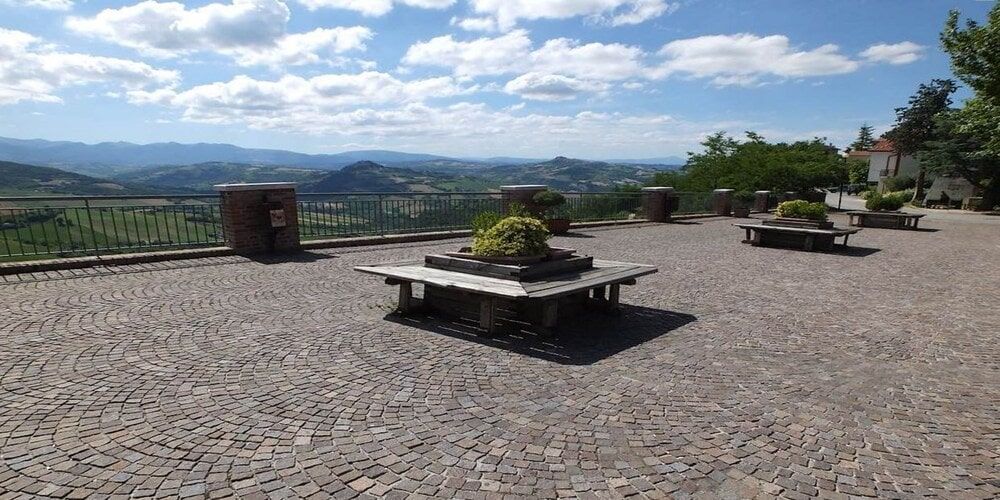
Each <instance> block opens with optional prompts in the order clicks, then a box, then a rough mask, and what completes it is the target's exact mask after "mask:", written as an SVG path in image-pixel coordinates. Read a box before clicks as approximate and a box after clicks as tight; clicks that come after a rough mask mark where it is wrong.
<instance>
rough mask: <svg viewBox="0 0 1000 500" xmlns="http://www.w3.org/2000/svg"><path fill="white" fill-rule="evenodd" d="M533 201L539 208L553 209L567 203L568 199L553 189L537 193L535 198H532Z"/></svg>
mask: <svg viewBox="0 0 1000 500" xmlns="http://www.w3.org/2000/svg"><path fill="white" fill-rule="evenodd" d="M531 201H533V202H535V204H537V205H539V206H543V207H545V208H553V207H558V206H560V205H562V204H563V203H566V197H565V196H563V195H562V194H561V193H559V192H558V191H552V190H551V189H546V190H545V191H539V192H537V193H535V196H532V197H531Z"/></svg>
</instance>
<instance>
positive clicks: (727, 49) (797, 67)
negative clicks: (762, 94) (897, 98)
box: [649, 33, 860, 86]
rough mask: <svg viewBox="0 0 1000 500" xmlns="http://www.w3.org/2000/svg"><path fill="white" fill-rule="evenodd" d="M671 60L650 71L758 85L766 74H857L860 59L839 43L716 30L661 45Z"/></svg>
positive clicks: (722, 83) (719, 82) (659, 75)
mask: <svg viewBox="0 0 1000 500" xmlns="http://www.w3.org/2000/svg"><path fill="white" fill-rule="evenodd" d="M659 55H660V56H662V57H663V58H664V59H665V60H664V62H663V63H662V64H660V65H659V66H657V67H655V68H652V69H651V70H650V71H649V76H650V77H652V78H662V77H665V76H668V75H673V74H681V75H687V76H691V77H695V78H713V80H712V81H713V83H715V84H716V85H720V86H726V85H753V84H756V83H758V82H759V80H760V79H761V78H762V77H765V76H776V77H781V78H793V77H807V76H822V75H835V74H843V73H851V72H854V71H856V70H857V69H858V67H859V66H860V64H859V63H858V62H857V61H855V60H852V59H851V58H849V57H847V56H845V55H843V54H841V53H840V49H839V48H838V47H837V46H836V45H833V44H826V45H822V46H819V47H817V48H814V49H811V50H800V49H797V48H795V47H792V45H791V43H790V41H789V39H788V37H786V36H783V35H771V36H764V37H761V36H757V35H753V34H749V33H742V34H735V35H711V36H700V37H695V38H687V39H682V40H674V41H672V42H669V43H667V44H666V45H664V46H663V48H661V49H660V51H659Z"/></svg>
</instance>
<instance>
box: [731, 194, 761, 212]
mask: <svg viewBox="0 0 1000 500" xmlns="http://www.w3.org/2000/svg"><path fill="white" fill-rule="evenodd" d="M756 199H757V195H755V194H753V193H751V192H750V191H737V192H735V193H733V206H735V207H736V208H750V207H752V206H753V202H754V201H755V200H756Z"/></svg>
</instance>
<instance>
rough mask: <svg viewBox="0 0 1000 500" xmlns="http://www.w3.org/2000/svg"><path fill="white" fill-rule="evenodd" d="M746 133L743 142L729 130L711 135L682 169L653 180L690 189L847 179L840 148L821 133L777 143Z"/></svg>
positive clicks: (795, 185) (807, 186) (778, 187)
mask: <svg viewBox="0 0 1000 500" xmlns="http://www.w3.org/2000/svg"><path fill="white" fill-rule="evenodd" d="M746 137H747V140H745V141H742V142H741V141H738V140H736V139H734V138H732V137H729V136H727V135H726V134H725V133H724V132H718V133H715V134H712V135H710V136H708V137H707V138H706V139H705V141H704V142H702V145H703V146H704V148H705V149H704V150H703V151H702V152H701V153H697V154H694V153H692V154H690V156H689V158H688V162H687V164H686V165H685V166H684V168H683V169H682V170H681V171H680V172H662V173H658V174H657V175H656V176H655V177H654V179H653V181H652V185H659V186H674V187H675V188H677V189H679V190H685V191H711V190H713V189H717V188H732V189H736V190H737V191H756V190H761V189H768V190H772V191H809V190H812V189H814V188H817V187H826V186H831V185H835V184H840V183H842V182H844V181H846V180H847V169H846V163H845V161H844V160H843V158H841V157H840V155H839V154H838V153H837V148H835V147H833V146H831V145H829V144H826V143H825V142H824V141H823V140H821V139H813V140H811V141H798V142H794V143H790V144H789V143H775V144H772V143H769V142H767V141H766V140H765V139H764V137H762V136H760V135H759V134H756V133H754V132H747V133H746Z"/></svg>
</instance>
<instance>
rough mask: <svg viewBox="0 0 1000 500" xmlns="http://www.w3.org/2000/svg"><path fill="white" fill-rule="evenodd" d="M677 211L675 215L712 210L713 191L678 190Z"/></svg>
mask: <svg viewBox="0 0 1000 500" xmlns="http://www.w3.org/2000/svg"><path fill="white" fill-rule="evenodd" d="M674 194H676V195H677V198H679V200H678V204H677V211H675V212H673V213H674V215H683V214H704V213H709V212H711V211H712V193H710V192H706V193H696V192H688V191H678V192H675V193H674Z"/></svg>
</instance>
